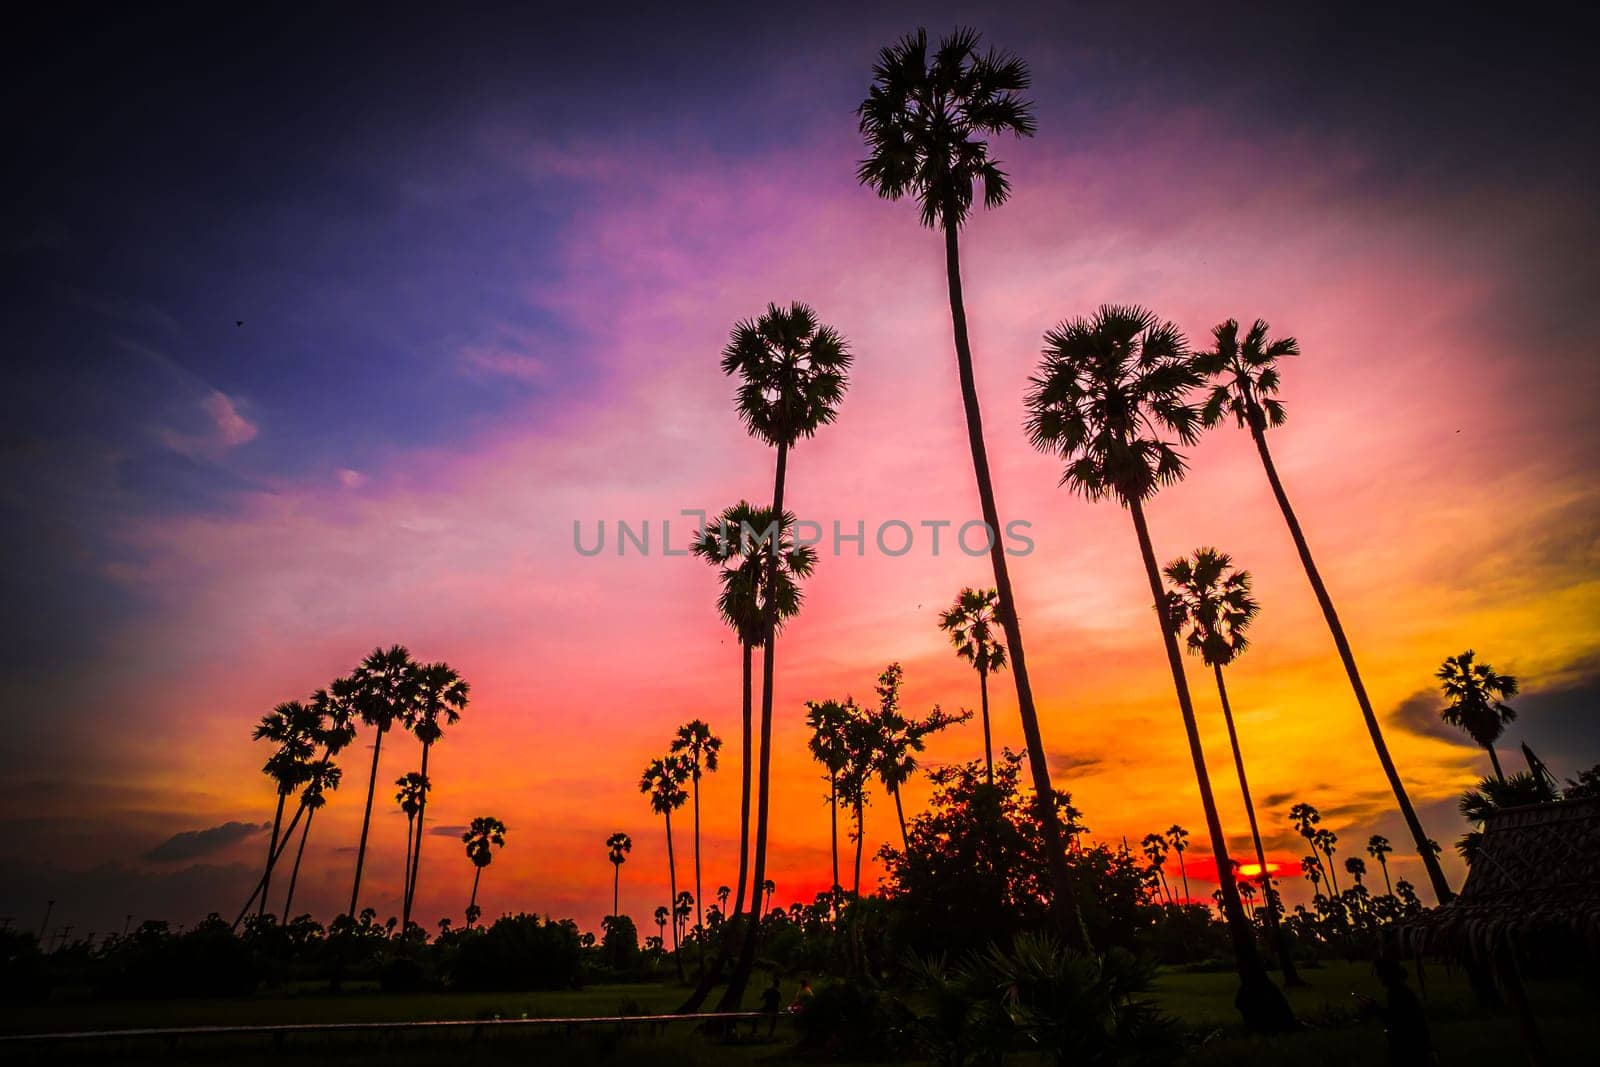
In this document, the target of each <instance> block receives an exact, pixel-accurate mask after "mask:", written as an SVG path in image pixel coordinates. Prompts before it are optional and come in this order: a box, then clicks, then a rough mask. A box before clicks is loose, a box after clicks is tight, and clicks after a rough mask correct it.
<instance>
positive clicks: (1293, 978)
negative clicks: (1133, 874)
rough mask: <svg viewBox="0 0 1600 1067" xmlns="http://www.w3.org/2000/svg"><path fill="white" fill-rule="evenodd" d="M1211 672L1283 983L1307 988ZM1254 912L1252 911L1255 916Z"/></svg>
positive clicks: (1221, 691) (1235, 735) (1223, 688)
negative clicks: (1283, 920)
mask: <svg viewBox="0 0 1600 1067" xmlns="http://www.w3.org/2000/svg"><path fill="white" fill-rule="evenodd" d="M1211 670H1212V673H1213V674H1215V675H1216V678H1217V696H1218V697H1219V698H1220V699H1221V700H1222V721H1223V722H1225V723H1227V724H1228V744H1230V745H1232V746H1233V766H1234V769H1235V770H1237V771H1238V772H1239V793H1240V794H1241V795H1242V796H1243V797H1244V813H1245V816H1246V817H1247V818H1248V819H1249V820H1250V840H1251V842H1252V843H1254V845H1255V846H1256V863H1257V864H1259V865H1260V870H1261V889H1262V892H1263V893H1264V894H1265V896H1266V898H1267V899H1266V905H1267V930H1268V932H1269V934H1270V935H1271V937H1272V942H1273V945H1274V946H1275V947H1276V948H1277V950H1278V966H1279V967H1280V968H1282V970H1283V984H1284V985H1286V986H1291V985H1304V984H1305V983H1304V982H1303V981H1301V978H1300V974H1299V972H1298V971H1296V970H1295V966H1294V954H1293V953H1292V952H1290V951H1289V938H1288V936H1287V935H1286V934H1285V933H1284V931H1283V927H1282V926H1280V925H1279V923H1278V903H1277V902H1278V895H1277V893H1278V891H1277V889H1276V888H1274V887H1273V884H1272V875H1271V873H1270V872H1269V871H1268V870H1267V850H1266V849H1265V848H1264V847H1262V844H1261V828H1260V827H1259V826H1258V825H1257V824H1256V805H1255V802H1254V801H1253V800H1251V799H1250V780H1249V779H1248V778H1246V777H1245V773H1244V753H1243V751H1241V750H1240V748H1239V732H1238V730H1236V729H1234V725H1233V705H1232V704H1231V703H1229V701H1228V687H1227V685H1226V684H1224V683H1223V680H1222V665H1221V664H1218V663H1213V664H1212V665H1211ZM1254 914H1255V909H1254V908H1252V909H1251V915H1252V916H1254Z"/></svg>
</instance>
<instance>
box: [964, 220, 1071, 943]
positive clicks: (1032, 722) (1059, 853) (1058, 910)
mask: <svg viewBox="0 0 1600 1067" xmlns="http://www.w3.org/2000/svg"><path fill="white" fill-rule="evenodd" d="M943 222H944V250H945V274H946V276H947V280H948V283H949V289H950V325H951V330H952V332H953V334H954V337H955V347H956V368H957V371H958V372H959V374H960V377H961V402H962V405H963V407H964V408H965V409H966V416H967V443H968V445H969V446H970V447H971V450H972V468H973V473H974V474H975V475H976V477H977V482H978V502H979V504H980V506H981V510H982V511H983V521H984V522H986V523H987V524H988V526H989V534H990V538H989V541H990V543H989V560H990V562H991V564H993V567H994V582H995V589H996V590H997V591H998V592H999V594H1000V625H1001V627H1002V628H1003V629H1004V630H1005V633H1006V642H1007V644H1009V645H1010V646H1011V648H1010V652H1011V676H1012V678H1013V680H1014V681H1015V682H1016V686H1017V712H1018V714H1019V715H1020V716H1021V718H1022V733H1023V737H1024V738H1025V739H1026V741H1027V748H1028V768H1029V770H1030V772H1031V773H1032V775H1033V790H1034V793H1035V795H1036V796H1038V797H1039V798H1041V801H1043V802H1042V803H1040V804H1039V805H1038V816H1039V827H1040V830H1041V831H1042V832H1043V835H1044V850H1045V860H1046V862H1047V864H1048V865H1049V869H1050V881H1051V884H1052V886H1053V887H1054V889H1055V895H1054V897H1053V899H1052V910H1053V911H1054V913H1055V917H1056V922H1057V925H1058V926H1059V927H1060V928H1061V930H1062V933H1063V935H1064V936H1065V937H1066V939H1067V943H1068V944H1069V945H1071V946H1072V947H1074V948H1077V949H1080V950H1083V951H1088V950H1089V948H1090V945H1089V931H1088V928H1087V927H1086V926H1085V925H1084V922H1083V913H1082V911H1080V910H1079V908H1078V903H1077V899H1076V898H1075V897H1074V895H1073V889H1072V879H1071V876H1070V875H1069V874H1068V871H1067V850H1066V847H1065V845H1064V844H1063V842H1062V837H1061V823H1060V820H1059V818H1058V815H1057V812H1056V810H1055V806H1054V805H1053V804H1051V803H1049V801H1048V800H1047V799H1046V798H1049V797H1053V796H1055V789H1054V788H1053V787H1052V786H1051V784H1050V764H1049V760H1048V757H1047V756H1046V755H1045V750H1044V738H1043V737H1042V736H1041V734H1040V732H1039V716H1038V713H1037V712H1036V711H1035V709H1034V706H1033V687H1032V686H1031V685H1030V683H1029V681H1028V659H1027V656H1026V655H1024V654H1023V650H1022V628H1021V626H1019V625H1018V623H1017V602H1016V597H1015V595H1014V594H1013V593H1012V591H1011V574H1010V572H1009V571H1008V570H1007V568H1006V553H1005V545H1004V543H1003V541H1002V539H1001V534H1002V532H1003V531H1002V528H1001V526H1000V511H999V507H998V506H997V505H996V504H995V498H994V484H993V482H992V481H991V480H990V477H989V454H988V450H987V448H985V446H984V442H983V413H982V411H981V409H980V408H979V407H978V385H977V380H976V379H975V378H974V376H973V370H972V346H971V344H970V342H969V341H968V340H967V310H966V304H965V301H964V299H963V297H962V293H961V246H960V238H959V229H960V223H959V222H958V221H957V217H956V214H955V212H954V211H953V210H949V209H947V210H946V211H945V213H944V220H943Z"/></svg>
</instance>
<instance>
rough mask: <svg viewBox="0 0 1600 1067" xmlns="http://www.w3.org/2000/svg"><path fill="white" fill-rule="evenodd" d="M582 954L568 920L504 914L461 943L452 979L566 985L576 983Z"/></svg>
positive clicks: (485, 985)
mask: <svg viewBox="0 0 1600 1067" xmlns="http://www.w3.org/2000/svg"><path fill="white" fill-rule="evenodd" d="M581 958H582V947H581V946H580V944H579V942H578V928H577V926H576V925H574V924H573V923H572V922H571V921H570V920H569V921H564V922H555V921H546V920H542V919H540V918H539V916H537V915H508V916H506V917H504V918H502V919H500V920H498V921H496V922H495V924H494V925H493V926H491V927H489V928H488V929H487V930H484V931H482V932H480V933H475V934H474V935H473V936H471V937H469V938H467V939H465V940H463V941H462V943H461V947H460V948H459V950H458V951H457V953H456V958H455V964H454V968H453V969H452V971H451V975H450V979H451V984H453V985H454V986H456V987H457V988H459V989H471V990H518V991H520V990H530V989H570V988H573V987H575V986H577V985H578V984H579V966H580V961H581Z"/></svg>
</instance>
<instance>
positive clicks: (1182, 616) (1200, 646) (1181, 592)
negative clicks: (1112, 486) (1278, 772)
mask: <svg viewBox="0 0 1600 1067" xmlns="http://www.w3.org/2000/svg"><path fill="white" fill-rule="evenodd" d="M1162 573H1163V574H1165V575H1166V577H1167V581H1168V582H1170V583H1171V584H1170V586H1169V587H1168V590H1167V604H1168V608H1169V610H1170V613H1171V616H1170V617H1171V620H1172V623H1173V624H1174V625H1176V626H1177V627H1179V629H1180V630H1182V631H1184V633H1185V644H1186V645H1187V646H1188V649H1189V651H1190V652H1191V653H1194V654H1196V655H1198V656H1199V657H1200V658H1201V659H1202V660H1203V661H1204V662H1205V664H1206V665H1207V666H1208V667H1210V668H1211V673H1212V676H1213V677H1215V678H1216V681H1217V698H1218V699H1219V700H1220V701H1221V702H1222V720H1223V722H1224V723H1226V724H1227V727H1228V743H1229V745H1231V746H1232V747H1233V766H1234V769H1235V770H1236V771H1237V772H1238V775H1239V793H1240V795H1241V796H1242V797H1243V798H1244V812H1245V816H1246V817H1247V818H1248V819H1249V822H1250V840H1251V843H1253V844H1254V845H1255V849H1256V862H1257V864H1258V865H1259V870H1260V882H1261V888H1262V890H1263V891H1264V892H1265V894H1266V905H1267V909H1266V915H1267V920H1266V925H1267V930H1268V932H1269V933H1270V934H1271V935H1272V940H1273V944H1274V945H1275V946H1276V947H1277V950H1278V965H1279V967H1280V968H1282V970H1283V982H1284V984H1285V985H1302V984H1303V983H1302V981H1301V979H1300V975H1299V973H1298V972H1297V971H1296V970H1295V966H1294V953H1293V952H1292V951H1291V950H1290V948H1289V939H1288V937H1287V936H1286V935H1285V934H1284V931H1283V928H1282V927H1280V926H1279V925H1278V912H1279V910H1280V905H1279V903H1278V895H1277V890H1275V889H1274V888H1273V885H1272V874H1271V871H1270V868H1268V866H1267V850H1266V848H1265V847H1264V846H1263V845H1262V843H1261V828H1260V826H1258V825H1257V823H1256V806H1255V802H1254V801H1253V800H1252V799H1251V798H1250V779H1249V778H1248V777H1247V776H1246V775H1245V770H1244V752H1243V751H1242V750H1241V749H1240V747H1239V731H1238V730H1237V729H1235V727H1234V723H1233V705H1232V704H1231V703H1230V702H1229V701H1228V687H1227V685H1226V684H1225V683H1224V682H1223V679H1222V668H1224V667H1226V666H1228V665H1229V664H1231V663H1233V661H1234V660H1236V659H1238V658H1239V656H1240V655H1241V654H1243V652H1244V651H1245V649H1246V648H1248V647H1249V644H1250V639H1249V638H1248V637H1247V636H1246V633H1245V631H1246V630H1248V629H1249V627H1250V621H1251V620H1252V619H1254V618H1255V617H1256V613H1257V612H1258V611H1260V605H1259V604H1257V603H1256V598H1255V597H1254V596H1252V595H1251V593H1250V572H1249V571H1240V570H1234V569H1233V559H1232V558H1231V557H1230V556H1228V554H1227V553H1225V552H1218V551H1217V550H1216V549H1214V548H1200V549H1196V550H1195V552H1194V555H1193V556H1190V557H1187V558H1184V559H1175V560H1173V561H1172V562H1171V563H1169V564H1167V566H1166V567H1165V568H1164V569H1163V571H1162ZM1251 914H1252V915H1253V914H1254V909H1253V908H1252V909H1251Z"/></svg>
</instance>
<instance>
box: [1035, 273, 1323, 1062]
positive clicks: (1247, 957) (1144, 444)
mask: <svg viewBox="0 0 1600 1067" xmlns="http://www.w3.org/2000/svg"><path fill="white" fill-rule="evenodd" d="M1199 381H1200V377H1199V374H1198V373H1197V372H1196V371H1195V369H1194V364H1193V361H1192V360H1191V359H1190V358H1189V355H1188V352H1187V351H1186V345H1185V342H1184V339H1183V335H1182V334H1181V333H1180V332H1179V331H1178V328H1177V327H1176V326H1174V325H1172V324H1171V323H1169V322H1162V321H1160V320H1158V319H1157V318H1156V317H1155V315H1153V314H1151V313H1150V312H1149V311H1147V310H1145V309H1144V308H1139V307H1114V306H1109V305H1108V306H1105V307H1102V308H1100V309H1099V311H1097V312H1096V313H1095V315H1094V316H1093V317H1092V318H1079V319H1073V320H1069V321H1065V322H1062V323H1061V324H1060V325H1059V326H1057V327H1056V328H1055V329H1053V330H1051V331H1050V332H1049V333H1047V334H1046V335H1045V349H1044V359H1043V361H1042V362H1041V364H1040V368H1039V371H1038V373H1037V374H1035V375H1034V377H1033V378H1032V379H1031V380H1030V386H1031V388H1030V390H1029V394H1028V399H1027V409H1028V434H1029V437H1030V438H1031V440H1032V442H1033V444H1034V446H1035V447H1036V448H1038V449H1039V450H1040V451H1043V452H1048V453H1052V454H1055V455H1057V456H1059V457H1060V458H1061V459H1062V461H1063V462H1064V463H1065V464H1066V472H1065V474H1064V475H1063V477H1062V481H1063V483H1064V484H1066V485H1068V486H1070V487H1071V488H1073V489H1074V490H1075V491H1077V492H1079V493H1081V494H1082V495H1083V496H1085V497H1087V498H1088V499H1090V500H1098V499H1101V498H1103V497H1106V496H1112V497H1115V498H1116V499H1117V500H1119V501H1121V503H1122V504H1123V506H1124V507H1126V508H1127V509H1128V513H1129V515H1130V516H1131V517H1132V519H1133V528H1134V533H1135V535H1136V536H1137V538H1138V542H1139V555H1140V557H1141V559H1142V560H1143V561H1144V567H1145V577H1146V578H1147V579H1148V580H1149V583H1150V596H1151V604H1152V606H1153V607H1154V608H1155V610H1156V618H1157V624H1158V628H1159V629H1160V631H1161V640H1162V644H1163V645H1164V646H1165V648H1166V652H1167V665H1168V668H1169V669H1170V670H1171V672H1172V685H1173V689H1174V690H1175V692H1176V694H1177V698H1178V710H1179V713H1180V715H1181V716H1182V719H1183V727H1184V732H1185V733H1186V734H1187V735H1188V741H1189V755H1190V758H1191V759H1192V761H1193V763H1194V774H1195V782H1196V784H1197V785H1198V786H1199V791H1200V803H1201V806H1202V807H1203V808H1204V810H1205V816H1206V828H1207V830H1208V832H1209V834H1210V837H1211V851H1212V855H1213V856H1214V858H1215V859H1216V865H1217V878H1218V881H1219V882H1220V884H1221V890H1222V907H1223V912H1224V913H1225V914H1226V916H1227V920H1228V930H1229V933H1230V935H1231V937H1232V940H1233V947H1234V961H1235V964H1236V966H1237V968H1238V971H1239V981H1240V990H1239V998H1238V1001H1237V1003H1238V1005H1239V1009H1240V1012H1241V1013H1242V1014H1243V1016H1244V1019H1245V1023H1246V1024H1247V1025H1249V1026H1251V1027H1252V1028H1255V1029H1261V1030H1279V1029H1282V1028H1284V1027H1286V1026H1289V1025H1291V1024H1292V1023H1293V1019H1294V1015H1293V1012H1292V1011H1291V1010H1290V1008H1289V1002H1288V1001H1287V1000H1285V999H1284V996H1283V993H1282V991H1281V990H1279V989H1278V988H1277V986H1275V985H1273V984H1272V981H1271V980H1270V979H1269V978H1268V977H1267V972H1266V968H1265V967H1264V966H1263V965H1262V962H1261V958H1260V955H1259V954H1258V953H1257V952H1256V943H1255V936H1254V932H1253V930H1252V929H1251V925H1250V922H1249V920H1248V918H1247V917H1246V916H1245V914H1244V908H1243V905H1242V904H1241V903H1240V901H1239V893H1238V887H1237V886H1236V885H1235V884H1234V879H1233V872H1232V868H1231V866H1230V862H1231V861H1230V860H1229V858H1228V847H1227V839H1226V837H1225V836H1224V834H1223V832H1222V820H1221V818H1220V816H1219V815H1218V814H1217V803H1216V797H1215V796H1213V794H1212V792H1211V777H1210V775H1209V774H1208V773H1207V771H1206V760H1205V751H1204V749H1203V748H1202V747H1201V743H1200V730H1199V726H1198V723H1197V721H1196V718H1195V713H1194V703H1193V701H1192V700H1191V699H1190V696H1189V685H1188V682H1187V680H1186V679H1185V677H1184V673H1183V653H1182V652H1180V651H1179V649H1178V639H1177V628H1176V627H1174V626H1173V625H1171V621H1170V619H1169V618H1168V610H1167V596H1166V591H1165V590H1164V589H1163V587H1162V585H1161V571H1160V569H1159V568H1158V566H1157V564H1156V556H1155V549H1154V548H1153V547H1152V546H1151V543H1150V529H1149V526H1148V524H1147V523H1146V521H1145V515H1144V501H1145V500H1147V499H1148V498H1150V497H1151V496H1153V495H1154V494H1155V492H1156V490H1157V489H1159V488H1160V487H1161V486H1162V485H1165V484H1169V483H1171V482H1176V481H1178V480H1179V479H1181V478H1182V477H1183V473H1184V459H1183V456H1182V455H1181V454H1180V453H1179V452H1178V450H1177V448H1176V447H1174V443H1173V442H1172V441H1170V440H1168V438H1169V437H1172V438H1176V439H1177V443H1178V444H1191V443H1193V442H1194V441H1195V440H1196V439H1197V438H1198V432H1199V428H1200V414H1199V412H1198V410H1196V409H1195V408H1194V407H1193V406H1192V405H1191V404H1190V403H1189V400H1188V394H1189V392H1190V390H1191V389H1193V388H1194V387H1195V386H1196V385H1198V384H1199ZM1179 858H1180V859H1181V858H1182V857H1181V855H1180V857H1179Z"/></svg>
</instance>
